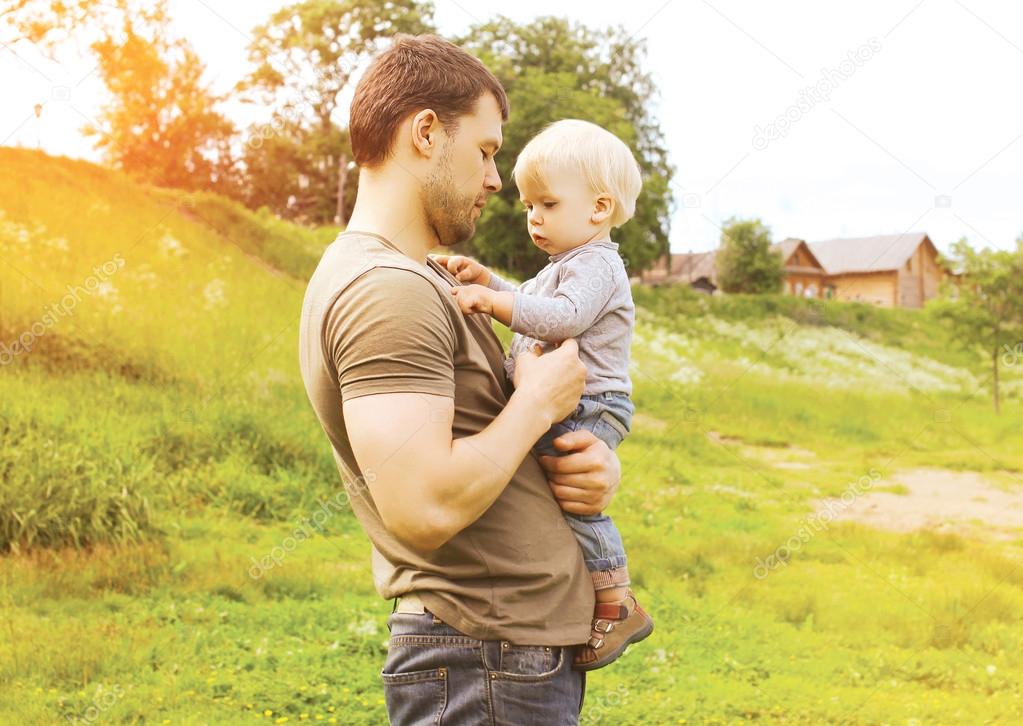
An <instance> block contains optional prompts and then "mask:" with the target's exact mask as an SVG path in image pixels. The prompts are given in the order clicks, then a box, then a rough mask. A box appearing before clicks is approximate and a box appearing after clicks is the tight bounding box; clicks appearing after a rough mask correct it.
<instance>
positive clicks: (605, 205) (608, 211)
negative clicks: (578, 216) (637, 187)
mask: <svg viewBox="0 0 1023 726" xmlns="http://www.w3.org/2000/svg"><path fill="white" fill-rule="evenodd" d="M614 211H615V200H614V198H613V197H612V196H611V195H610V194H599V195H598V196H597V198H596V200H595V201H594V202H593V213H592V214H591V215H590V221H591V222H593V224H604V223H605V222H607V221H608V220H609V219H611V215H612V214H613V213H614Z"/></svg>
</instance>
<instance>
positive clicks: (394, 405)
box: [300, 36, 619, 725]
mask: <svg viewBox="0 0 1023 726" xmlns="http://www.w3.org/2000/svg"><path fill="white" fill-rule="evenodd" d="M507 118H508V101H507V97H506V96H505V92H504V89H503V88H502V87H501V85H500V83H499V82H498V81H497V79H496V78H495V77H494V76H493V75H492V74H491V73H490V72H489V71H488V70H487V69H486V68H485V67H484V66H483V64H482V63H480V62H479V61H478V60H477V59H475V58H473V57H472V56H471V55H469V54H468V53H466V52H465V51H463V50H461V49H460V48H458V47H456V46H454V45H452V44H451V43H448V42H447V41H444V40H441V39H440V38H437V37H435V36H418V37H409V36H399V37H398V38H396V39H395V42H394V44H393V46H392V47H391V48H389V49H388V50H386V51H384V52H383V53H382V54H380V55H379V56H378V57H377V58H376V59H375V60H374V61H373V63H372V65H371V66H370V67H369V68H368V69H367V71H366V74H365V75H364V76H363V78H362V80H361V81H360V83H359V85H358V87H357V88H356V91H355V96H354V99H353V101H352V106H351V119H350V131H351V140H352V150H353V152H354V156H355V160H356V162H357V163H359V165H360V167H361V171H360V177H359V193H358V199H357V201H356V204H355V209H354V211H353V214H352V218H351V220H350V222H349V225H348V231H346V232H345V233H343V234H342V235H340V236H339V237H338V239H337V240H336V241H335V242H334V243H333V244H332V245H331V246H330V247H329V248H328V249H327V251H326V252H325V253H324V255H323V259H322V260H321V261H320V264H319V266H318V268H317V270H316V272H315V273H314V275H313V277H312V279H311V280H310V283H309V288H308V290H307V292H306V297H305V303H304V306H303V315H302V325H301V343H300V348H301V351H300V352H301V367H302V376H303V380H304V381H305V385H306V390H307V391H308V393H309V397H310V400H311V402H312V404H313V407H314V409H315V410H316V413H317V415H318V417H319V419H320V422H321V423H322V425H323V428H324V430H325V432H326V434H327V437H328V438H329V439H330V442H331V445H332V447H333V450H334V455H335V459H336V460H337V463H338V466H339V468H340V469H341V472H342V476H343V478H344V479H345V481H346V486H347V488H348V492H349V495H350V500H351V503H352V509H353V511H354V513H355V515H356V516H357V517H358V519H359V522H360V523H361V525H362V527H363V528H364V530H365V531H366V534H367V535H368V537H369V538H370V540H371V541H372V543H373V575H374V579H375V581H376V586H377V590H378V591H379V592H380V594H381V595H382V596H383V597H385V598H392V597H400V601H399V602H398V603H397V607H396V612H394V613H393V614H392V615H391V616H390V618H389V620H388V628H389V629H390V631H391V641H390V648H389V652H388V656H387V659H386V662H385V664H384V667H383V671H382V674H381V676H382V679H383V681H384V690H385V695H386V702H387V710H388V714H389V716H390V718H391V721H392V722H393V723H397V724H427V723H430V724H432V723H441V722H443V723H450V724H498V723H500V724H516V725H518V724H528V723H536V724H571V723H576V722H577V720H578V714H579V712H580V709H581V705H582V695H583V691H584V683H585V682H584V677H583V674H582V673H579V672H576V671H573V670H572V667H571V665H572V659H573V654H574V645H575V644H579V643H584V642H585V641H586V640H587V638H588V637H589V635H590V622H591V616H592V613H593V605H594V603H593V588H592V585H591V583H590V578H589V575H588V573H587V570H586V567H585V565H584V563H583V559H582V556H581V553H580V550H579V547H578V545H577V544H576V541H575V539H574V537H573V534H572V531H571V530H570V529H569V527H568V526H567V524H566V523H565V520H564V517H563V516H562V515H561V511H560V509H559V504H560V507H561V508H563V509H564V510H565V511H570V512H575V513H580V514H594V513H597V512H599V511H601V510H602V509H603V508H604V507H605V506H606V505H607V503H608V502H609V501H610V498H611V496H612V495H613V492H614V489H615V488H616V487H617V484H618V478H619V467H618V461H617V459H616V458H615V456H614V454H613V453H612V452H610V451H609V450H608V449H607V447H606V446H605V445H604V444H603V443H602V442H600V441H599V440H598V439H597V438H596V437H594V436H593V435H592V434H590V433H589V432H579V433H575V434H571V435H568V436H565V437H563V438H562V439H561V440H560V441H559V442H558V443H559V444H560V445H559V448H560V449H561V450H562V451H565V452H574V453H569V455H567V456H564V457H560V458H556V457H551V458H545V461H544V466H545V467H546V468H547V472H548V474H549V476H550V481H548V475H547V474H545V473H544V469H543V468H541V464H540V463H539V462H538V461H537V459H536V458H534V457H533V456H532V455H531V454H530V453H529V452H530V447H531V446H532V445H533V443H534V442H535V441H536V440H537V439H538V438H539V437H540V436H541V435H542V434H543V433H544V432H545V431H547V429H548V428H549V427H550V425H551V423H553V422H555V421H558V420H560V419H562V418H564V417H565V416H566V415H568V414H569V413H571V412H572V411H573V410H574V409H575V407H576V405H577V403H578V401H579V396H580V394H581V393H582V390H583V385H584V381H585V369H584V367H583V365H582V364H581V363H580V361H579V358H578V355H577V350H578V348H577V346H576V345H575V342H574V341H571V340H570V341H566V342H565V343H563V344H562V345H561V346H560V348H558V349H557V350H555V351H553V352H550V353H547V354H544V355H542V356H541V355H538V354H537V353H536V352H532V353H526V354H523V355H522V356H520V357H519V358H518V359H517V365H516V380H515V386H514V389H513V387H512V386H511V385H509V383H508V382H507V381H506V379H505V376H504V374H503V350H502V348H501V344H500V342H499V340H498V339H497V337H496V336H495V335H494V333H493V331H492V330H491V328H490V323H489V320H488V319H487V318H486V316H482V315H472V316H463V315H462V314H461V312H460V311H459V309H458V306H457V304H456V303H455V301H454V299H453V296H452V295H451V294H450V289H451V286H452V285H456V284H458V283H457V282H456V281H455V279H454V278H453V277H452V276H451V275H450V274H448V272H447V270H446V269H445V268H444V267H443V266H442V265H441V264H438V262H437V261H435V260H433V259H430V258H429V257H428V256H427V253H428V251H429V250H431V249H433V248H434V247H436V246H438V245H443V246H448V245H453V244H456V243H458V242H462V241H465V240H467V239H469V238H470V237H471V236H472V234H473V232H474V231H475V226H476V220H478V219H479V216H480V213H481V210H482V207H483V206H484V204H485V203H486V200H487V197H488V196H489V195H490V194H493V193H495V192H497V191H499V190H500V188H501V179H500V177H499V176H498V173H497V168H496V166H495V164H494V155H495V154H496V153H497V151H498V149H499V148H500V146H501V142H502V124H503V122H504V121H505V120H507Z"/></svg>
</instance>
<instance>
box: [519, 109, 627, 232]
mask: <svg viewBox="0 0 1023 726" xmlns="http://www.w3.org/2000/svg"><path fill="white" fill-rule="evenodd" d="M549 169H565V170H567V171H569V172H571V173H578V174H582V175H583V178H585V179H586V181H587V183H588V184H589V185H590V188H592V189H593V191H594V192H595V193H597V194H609V195H610V196H611V198H612V199H614V201H615V205H614V213H613V214H612V215H611V226H612V227H621V226H622V225H623V224H625V223H626V222H628V221H629V220H630V219H632V215H633V214H635V213H636V198H637V197H638V196H639V192H640V189H642V187H643V180H642V178H641V177H640V171H639V164H637V163H636V158H635V157H634V156H633V155H632V152H631V151H630V150H629V147H628V146H626V145H625V142H624V141H622V140H621V139H619V138H618V137H617V136H615V135H614V134H612V133H611V132H610V131H608V130H607V129H604V128H601V127H600V126H598V125H597V124H594V123H590V122H589V121H580V120H579V119H564V120H562V121H555V122H554V123H552V124H550V125H549V126H547V127H546V128H545V129H544V130H543V131H541V132H540V133H538V134H537V135H536V136H534V137H533V138H532V139H531V140H530V141H529V143H528V144H526V146H525V148H524V149H522V153H520V154H519V158H518V159H516V160H515V169H514V171H513V172H512V175H513V176H514V177H515V183H516V185H518V186H521V181H522V180H523V179H527V178H528V179H532V180H533V181H535V182H536V183H537V184H539V185H541V186H544V187H546V186H548V181H547V173H546V172H547V170H549Z"/></svg>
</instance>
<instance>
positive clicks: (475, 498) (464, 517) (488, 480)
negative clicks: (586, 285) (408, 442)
mask: <svg viewBox="0 0 1023 726" xmlns="http://www.w3.org/2000/svg"><path fill="white" fill-rule="evenodd" d="M546 408H547V407H546V406H545V405H543V404H542V402H538V401H535V400H531V399H530V396H529V393H528V391H525V390H521V389H520V390H517V391H516V392H515V393H514V394H513V395H512V397H511V399H510V400H509V401H508V405H507V406H505V407H504V410H503V411H501V413H500V414H499V415H498V416H497V418H495V419H494V420H493V421H492V422H491V423H490V425H489V426H487V427H486V428H485V429H483V431H481V432H479V433H478V434H475V435H473V436H468V437H465V438H461V439H454V440H453V441H452V442H451V451H450V455H449V459H448V463H447V466H443V465H442V466H441V468H439V469H438V471H439V472H443V473H442V475H441V477H440V479H439V481H435V482H434V483H433V484H434V485H433V486H432V487H431V490H432V492H433V493H434V494H435V496H434V497H432V498H433V499H434V505H433V506H434V508H435V509H437V510H440V511H443V518H444V519H445V520H446V522H445V524H446V526H445V529H446V530H447V532H448V536H449V537H450V536H454V535H455V534H456V533H458V532H459V531H461V530H462V529H464V528H465V527H467V526H469V525H470V524H472V523H473V522H475V521H476V520H477V519H478V518H479V517H480V516H481V515H482V514H483V513H484V512H485V511H487V509H489V508H490V505H491V504H493V503H494V501H495V500H496V499H497V498H498V497H499V496H500V495H501V492H503V491H504V488H505V486H507V485H508V482H509V481H510V480H511V478H512V476H513V475H514V474H515V472H516V471H517V470H518V468H519V466H520V465H521V464H522V460H523V459H524V458H525V457H526V456H527V455H528V454H529V450H530V449H531V448H532V446H533V444H534V443H536V441H537V439H539V438H540V437H541V436H542V435H543V434H544V433H545V432H546V431H547V429H549V428H550V427H551V423H552V421H551V419H550V416H549V414H546V413H545V411H546Z"/></svg>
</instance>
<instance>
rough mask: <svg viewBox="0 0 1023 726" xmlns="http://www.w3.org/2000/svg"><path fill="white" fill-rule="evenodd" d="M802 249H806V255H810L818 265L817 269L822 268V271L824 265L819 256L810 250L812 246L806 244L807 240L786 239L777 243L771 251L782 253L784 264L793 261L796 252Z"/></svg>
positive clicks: (772, 246)
mask: <svg viewBox="0 0 1023 726" xmlns="http://www.w3.org/2000/svg"><path fill="white" fill-rule="evenodd" d="M800 247H805V248H806V253H807V254H808V255H810V257H811V258H812V259H813V261H814V262H815V263H816V265H817V267H820V268H822V269H823V268H824V265H822V264H821V261H820V260H819V259H818V258H817V255H815V254H814V253H813V250H812V249H810V245H808V244H806V240H801V239H797V238H795V237H786V238H785V239H783V240H782V241H781V242H775V243H774V244H773V245H771V249H773V250H776V251H777V252H779V253H781V260H782V264H785V263H786V262H788V261H789V259H791V257H792V255H794V254H795V252H796V250H798V249H799V248H800Z"/></svg>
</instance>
